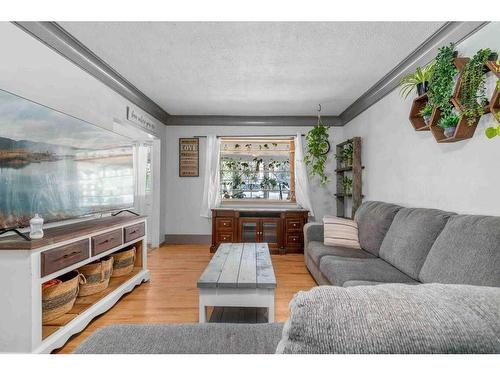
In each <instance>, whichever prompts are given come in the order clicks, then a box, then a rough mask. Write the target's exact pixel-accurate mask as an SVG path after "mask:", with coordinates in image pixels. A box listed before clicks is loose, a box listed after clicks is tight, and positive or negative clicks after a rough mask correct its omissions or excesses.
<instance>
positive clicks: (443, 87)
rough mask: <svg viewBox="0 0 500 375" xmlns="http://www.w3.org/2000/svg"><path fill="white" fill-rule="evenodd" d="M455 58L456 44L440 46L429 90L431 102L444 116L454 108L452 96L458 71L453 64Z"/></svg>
mask: <svg viewBox="0 0 500 375" xmlns="http://www.w3.org/2000/svg"><path fill="white" fill-rule="evenodd" d="M454 58H455V45H454V44H453V43H450V44H449V45H447V46H443V47H441V48H439V52H438V54H437V56H436V60H435V61H436V63H435V65H434V68H433V70H432V74H431V77H430V80H429V91H428V92H427V96H428V98H429V103H430V104H431V105H432V106H433V107H439V108H440V109H441V113H442V116H443V117H447V116H449V115H450V114H451V112H452V110H453V106H452V105H451V103H450V98H451V95H452V93H453V86H454V84H455V75H456V74H457V72H458V71H457V69H456V68H455V65H453V59H454Z"/></svg>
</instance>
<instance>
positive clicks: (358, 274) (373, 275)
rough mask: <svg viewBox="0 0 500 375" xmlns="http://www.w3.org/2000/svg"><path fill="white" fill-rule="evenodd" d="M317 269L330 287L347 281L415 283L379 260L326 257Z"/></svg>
mask: <svg viewBox="0 0 500 375" xmlns="http://www.w3.org/2000/svg"><path fill="white" fill-rule="evenodd" d="M319 269H320V271H321V273H322V274H323V275H324V276H325V277H326V278H327V279H328V280H329V281H330V282H331V283H332V285H337V286H342V285H344V283H345V282H346V281H349V280H368V281H379V282H386V283H414V282H415V280H413V279H412V278H411V277H410V276H408V275H405V274H404V273H403V272H401V271H400V270H398V269H397V268H396V267H394V266H391V265H390V264H389V263H387V262H386V261H385V260H383V259H380V258H366V259H353V258H341V257H338V256H331V255H327V256H324V257H322V258H321V261H320V263H319Z"/></svg>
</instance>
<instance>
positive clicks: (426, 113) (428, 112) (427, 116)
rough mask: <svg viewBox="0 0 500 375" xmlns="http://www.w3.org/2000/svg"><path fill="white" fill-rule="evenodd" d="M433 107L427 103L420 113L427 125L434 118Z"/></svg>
mask: <svg viewBox="0 0 500 375" xmlns="http://www.w3.org/2000/svg"><path fill="white" fill-rule="evenodd" d="M432 109H433V108H432V105H431V104H429V103H427V104H426V105H425V107H424V108H422V110H421V111H420V112H419V114H420V116H422V118H423V119H424V122H425V125H429V123H430V121H431V116H432Z"/></svg>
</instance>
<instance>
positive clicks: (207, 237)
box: [164, 234, 212, 245]
mask: <svg viewBox="0 0 500 375" xmlns="http://www.w3.org/2000/svg"><path fill="white" fill-rule="evenodd" d="M164 243H165V244H167V245H186V244H195V245H211V244H212V235H211V234H166V235H165V242H164Z"/></svg>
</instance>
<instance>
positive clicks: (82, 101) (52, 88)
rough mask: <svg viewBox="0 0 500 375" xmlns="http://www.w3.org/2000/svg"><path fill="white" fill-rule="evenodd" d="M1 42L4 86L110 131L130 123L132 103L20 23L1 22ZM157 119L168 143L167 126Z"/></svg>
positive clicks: (0, 82)
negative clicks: (33, 34) (25, 30)
mask: <svg viewBox="0 0 500 375" xmlns="http://www.w3.org/2000/svg"><path fill="white" fill-rule="evenodd" d="M0 45H1V46H2V47H1V48H2V53H1V58H0V89H2V90H6V91H9V92H11V93H13V94H16V95H19V96H22V97H24V98H26V99H29V100H32V101H35V102H38V103H40V104H43V105H45V106H48V107H51V108H53V109H56V110H58V111H61V112H64V113H66V114H69V115H72V116H75V117H78V118H80V119H82V120H85V121H87V122H90V123H92V124H94V125H97V126H100V127H102V128H106V129H108V130H113V123H114V121H119V122H121V123H126V122H127V121H126V107H127V106H129V105H132V103H130V102H129V101H128V100H126V99H125V98H123V97H122V96H120V95H119V94H117V93H116V92H115V91H113V90H111V89H110V88H108V87H107V86H106V85H104V84H103V83H101V82H100V81H99V80H97V79H95V78H94V77H92V76H91V75H89V74H88V73H86V72H85V71H83V70H82V69H80V68H79V67H77V66H76V65H74V64H73V63H71V62H70V61H68V60H67V59H65V58H64V57H62V56H60V55H59V54H58V53H56V52H54V51H53V50H52V49H50V48H48V47H47V46H45V45H44V44H42V43H41V42H39V41H38V40H37V39H35V38H33V37H32V36H30V35H29V34H27V33H25V32H24V31H22V30H21V29H19V28H18V27H17V26H15V25H13V24H11V23H9V22H0ZM149 117H151V116H149ZM154 122H155V125H156V128H157V129H159V132H160V134H159V136H160V138H161V139H162V142H163V143H164V141H165V139H164V137H165V126H163V124H162V123H161V122H159V121H156V120H154ZM163 162H164V163H165V160H163ZM162 207H165V204H162ZM161 216H162V217H164V216H165V213H164V212H162V215H161ZM164 227H165V224H164V223H163V225H162V226H161V229H163V228H164ZM160 235H161V237H163V233H160Z"/></svg>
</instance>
